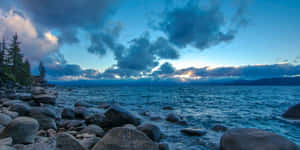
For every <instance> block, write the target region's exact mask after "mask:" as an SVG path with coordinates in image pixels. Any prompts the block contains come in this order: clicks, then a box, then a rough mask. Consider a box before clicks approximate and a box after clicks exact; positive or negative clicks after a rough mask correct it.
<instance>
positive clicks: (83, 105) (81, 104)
mask: <svg viewBox="0 0 300 150" xmlns="http://www.w3.org/2000/svg"><path fill="white" fill-rule="evenodd" d="M74 106H75V107H93V106H94V105H92V104H89V103H87V102H84V101H78V102H77V103H75V105H74Z"/></svg>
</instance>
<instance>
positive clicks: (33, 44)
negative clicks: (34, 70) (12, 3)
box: [0, 9, 59, 60]
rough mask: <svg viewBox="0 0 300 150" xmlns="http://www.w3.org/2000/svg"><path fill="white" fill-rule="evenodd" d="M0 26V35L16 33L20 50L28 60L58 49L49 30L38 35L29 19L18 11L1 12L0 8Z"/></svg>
mask: <svg viewBox="0 0 300 150" xmlns="http://www.w3.org/2000/svg"><path fill="white" fill-rule="evenodd" d="M0 26H1V28H0V37H3V38H5V39H8V38H11V37H12V35H13V34H15V33H17V34H18V37H19V41H21V45H20V46H21V51H22V53H24V55H25V57H26V58H28V59H30V60H40V59H42V58H43V57H45V56H47V55H49V54H50V53H52V52H55V51H57V50H58V49H59V44H58V38H57V37H56V36H55V35H53V34H52V33H51V32H49V31H46V32H43V33H42V35H39V34H38V31H37V28H36V26H34V24H33V23H32V22H31V20H30V19H28V18H26V17H25V16H24V15H22V13H20V12H18V11H15V10H10V11H9V12H3V11H1V9H0ZM7 42H9V41H7Z"/></svg>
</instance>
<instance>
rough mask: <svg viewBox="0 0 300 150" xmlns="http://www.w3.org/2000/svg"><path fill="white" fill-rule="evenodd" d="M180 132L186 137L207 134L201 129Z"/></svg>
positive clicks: (186, 129)
mask: <svg viewBox="0 0 300 150" xmlns="http://www.w3.org/2000/svg"><path fill="white" fill-rule="evenodd" d="M180 132H181V133H183V134H185V135H188V136H203V135H205V134H206V133H207V132H206V131H205V130H203V129H193V128H185V129H182V130H180Z"/></svg>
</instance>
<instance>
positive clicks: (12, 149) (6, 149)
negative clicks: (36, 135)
mask: <svg viewBox="0 0 300 150" xmlns="http://www.w3.org/2000/svg"><path fill="white" fill-rule="evenodd" d="M0 149H1V150H16V149H15V148H13V147H10V146H6V145H0Z"/></svg>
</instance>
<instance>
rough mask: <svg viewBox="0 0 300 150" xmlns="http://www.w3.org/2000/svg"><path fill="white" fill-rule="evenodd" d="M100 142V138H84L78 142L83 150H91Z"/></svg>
mask: <svg viewBox="0 0 300 150" xmlns="http://www.w3.org/2000/svg"><path fill="white" fill-rule="evenodd" d="M99 141H100V138H98V137H90V138H85V139H83V140H80V141H79V143H80V144H81V145H82V146H83V147H84V148H85V149H87V150H88V149H92V148H93V146H94V145H95V144H96V143H97V142H99Z"/></svg>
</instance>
